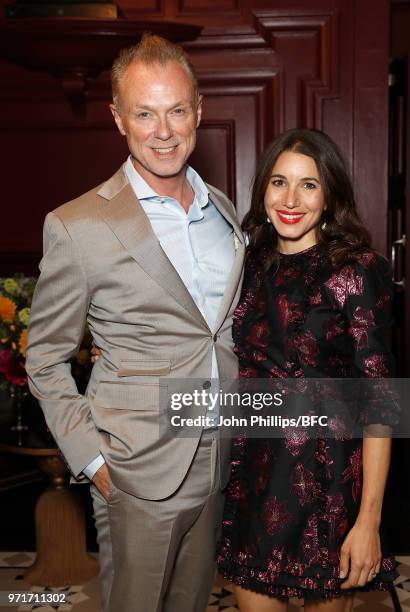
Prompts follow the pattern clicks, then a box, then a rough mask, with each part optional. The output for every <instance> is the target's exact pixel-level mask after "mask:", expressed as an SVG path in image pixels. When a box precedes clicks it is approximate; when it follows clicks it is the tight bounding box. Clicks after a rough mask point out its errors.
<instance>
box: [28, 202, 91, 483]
mask: <svg viewBox="0 0 410 612" xmlns="http://www.w3.org/2000/svg"><path fill="white" fill-rule="evenodd" d="M40 271H41V274H40V278H39V280H38V283H37V286H36V290H35V293H34V298H33V303H32V308H31V316H30V324H29V332H28V343H27V360H26V368H27V373H28V377H29V386H30V390H31V392H32V393H33V395H34V396H35V397H36V398H37V399H38V400H39V403H40V405H41V407H42V409H43V412H44V415H45V418H46V421H47V424H48V427H49V428H50V431H51V432H52V434H53V436H54V438H55V440H56V442H57V444H58V446H59V447H60V449H61V451H62V453H63V455H64V457H65V459H66V461H67V463H68V465H69V467H70V469H71V471H72V473H73V475H74V476H77V477H78V475H79V474H80V473H81V472H82V470H83V469H84V468H85V467H86V466H87V465H88V464H89V463H91V461H92V460H93V459H95V457H96V456H97V455H98V454H99V452H100V450H99V434H98V432H97V430H96V428H95V425H94V423H93V420H92V417H91V413H90V408H89V402H88V400H87V398H86V397H85V396H83V395H81V394H80V393H79V392H78V389H77V386H76V384H75V381H74V379H73V377H72V375H71V366H70V359H71V358H72V357H73V356H74V355H75V354H76V352H77V351H78V347H79V345H80V343H81V339H82V336H83V332H84V325H85V321H86V316H87V310H88V306H89V300H90V295H89V291H88V286H87V280H86V276H85V274H84V270H83V267H82V263H81V258H80V254H79V252H78V247H77V246H76V244H75V243H74V241H73V240H72V238H71V236H70V235H69V233H68V231H67V229H66V228H65V226H64V224H63V223H62V221H61V220H60V219H59V217H58V216H57V215H56V214H54V213H49V214H48V215H47V217H46V220H45V224H44V255H43V259H42V260H41V262H40Z"/></svg>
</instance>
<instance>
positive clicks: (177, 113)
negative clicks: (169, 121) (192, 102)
mask: <svg viewBox="0 0 410 612" xmlns="http://www.w3.org/2000/svg"><path fill="white" fill-rule="evenodd" d="M184 113H185V109H184V108H175V109H174V114H175V115H183V114H184Z"/></svg>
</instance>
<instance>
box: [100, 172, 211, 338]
mask: <svg viewBox="0 0 410 612" xmlns="http://www.w3.org/2000/svg"><path fill="white" fill-rule="evenodd" d="M98 195H100V196H102V197H103V198H104V200H103V204H102V207H101V215H102V217H103V218H104V220H105V222H106V223H107V225H108V226H109V227H110V228H111V230H112V231H113V232H114V234H115V235H116V236H117V238H118V240H119V241H120V242H121V244H122V245H123V246H124V247H125V248H126V249H127V250H128V252H129V253H130V255H131V257H133V259H134V260H135V261H136V262H137V263H138V264H139V265H140V266H141V268H143V270H145V272H147V274H149V275H150V276H151V278H152V279H153V280H155V281H156V282H157V283H158V284H159V285H160V286H161V287H162V288H163V289H164V290H165V291H167V293H169V294H170V295H171V296H172V297H173V298H174V299H175V300H176V301H177V302H178V303H179V304H180V305H181V306H183V307H184V308H185V309H186V310H187V311H188V312H189V313H190V314H191V315H192V316H193V317H194V318H195V319H196V320H197V321H198V322H200V323H201V324H202V326H204V327H205V328H206V329H208V330H209V327H208V325H207V323H206V321H205V319H204V317H203V316H202V314H201V312H200V310H199V309H198V307H197V305H196V304H195V302H194V300H193V299H192V297H191V294H190V293H189V291H188V289H187V288H186V286H185V285H184V283H183V281H182V279H181V277H180V276H179V274H178V272H177V271H176V270H175V268H174V266H173V265H172V264H171V262H170V261H169V259H168V257H167V256H166V255H165V253H164V251H163V250H162V248H161V245H160V244H159V241H158V239H157V237H156V236H155V234H154V232H153V229H152V227H151V224H150V222H149V220H148V217H147V216H146V214H145V213H144V210H143V208H142V206H141V204H140V203H139V201H138V199H137V198H136V197H135V194H134V191H133V189H132V187H131V185H130V184H129V183H128V181H127V179H126V177H125V174H124V171H123V169H122V168H121V169H120V170H119V171H118V172H117V173H116V174H115V175H114V176H113V177H112V178H111V179H110V180H109V181H107V183H105V184H104V185H103V187H102V188H101V189H100V191H99V192H98Z"/></svg>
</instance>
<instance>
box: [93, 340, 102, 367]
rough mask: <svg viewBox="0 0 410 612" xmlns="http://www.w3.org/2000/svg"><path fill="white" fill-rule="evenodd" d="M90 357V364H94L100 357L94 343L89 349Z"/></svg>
mask: <svg viewBox="0 0 410 612" xmlns="http://www.w3.org/2000/svg"><path fill="white" fill-rule="evenodd" d="M91 355H92V357H91V361H92V363H96V362H97V361H98V360H99V358H100V355H101V351H100V349H99V348H98V346H95V344H94V342H93V345H92V347H91Z"/></svg>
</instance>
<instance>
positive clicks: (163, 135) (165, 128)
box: [155, 117, 172, 140]
mask: <svg viewBox="0 0 410 612" xmlns="http://www.w3.org/2000/svg"><path fill="white" fill-rule="evenodd" d="M155 136H156V137H157V138H160V139H161V140H168V138H171V136H172V130H171V127H170V125H169V123H168V119H167V117H160V118H159V119H158V123H157V126H156V130H155Z"/></svg>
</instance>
